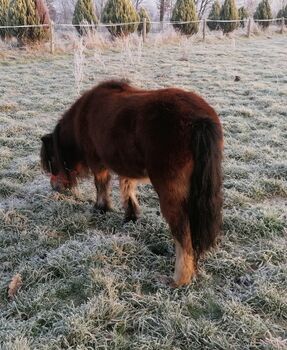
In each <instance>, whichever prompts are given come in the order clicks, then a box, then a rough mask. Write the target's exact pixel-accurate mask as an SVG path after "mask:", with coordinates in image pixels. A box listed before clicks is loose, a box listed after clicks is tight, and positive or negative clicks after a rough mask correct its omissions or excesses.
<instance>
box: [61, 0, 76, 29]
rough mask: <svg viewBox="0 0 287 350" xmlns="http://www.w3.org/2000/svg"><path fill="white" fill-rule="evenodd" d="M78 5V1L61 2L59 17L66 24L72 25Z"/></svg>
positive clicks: (67, 0) (66, 0) (63, 0)
mask: <svg viewBox="0 0 287 350" xmlns="http://www.w3.org/2000/svg"><path fill="white" fill-rule="evenodd" d="M75 5H76V0H60V3H59V14H60V15H59V17H60V21H61V20H62V21H63V22H64V23H71V22H72V18H73V13H74V9H75Z"/></svg>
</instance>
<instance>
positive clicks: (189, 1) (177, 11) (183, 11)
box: [171, 0, 198, 35]
mask: <svg viewBox="0 0 287 350" xmlns="http://www.w3.org/2000/svg"><path fill="white" fill-rule="evenodd" d="M197 20H198V17H197V14H196V6H195V2H194V0H177V1H176V4H175V6H174V8H173V11H172V16H171V22H189V21H197ZM173 27H174V28H175V30H178V31H179V32H181V33H182V34H184V35H192V34H195V33H197V32H198V23H186V24H178V23H174V24H173Z"/></svg>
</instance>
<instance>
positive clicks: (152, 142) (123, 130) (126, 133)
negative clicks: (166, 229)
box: [41, 81, 223, 286]
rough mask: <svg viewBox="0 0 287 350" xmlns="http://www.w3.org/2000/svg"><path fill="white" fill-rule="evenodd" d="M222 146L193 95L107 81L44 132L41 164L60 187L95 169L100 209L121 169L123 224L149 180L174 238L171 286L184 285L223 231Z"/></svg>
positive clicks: (212, 115) (211, 115)
mask: <svg viewBox="0 0 287 350" xmlns="http://www.w3.org/2000/svg"><path fill="white" fill-rule="evenodd" d="M222 148H223V134H222V127H221V123H220V120H219V118H218V116H217V114H216V112H215V111H214V109H213V108H212V107H211V106H209V105H208V104H207V102H205V101H204V100H203V99H202V98H201V97H199V96H198V95H196V94H194V93H192V92H187V91H183V90H181V89H176V88H167V89H161V90H151V91H149V90H142V89H138V88H135V87H132V86H131V85H129V83H128V82H126V81H106V82H103V83H101V84H99V85H98V86H96V87H95V88H93V89H91V90H90V91H88V92H86V93H85V94H84V95H83V96H82V97H81V98H80V99H78V100H77V101H76V102H75V103H74V104H73V105H72V107H71V108H70V109H69V110H68V111H67V112H66V113H65V114H64V115H63V117H62V118H61V119H60V121H59V122H58V123H57V125H56V127H55V129H54V131H53V132H52V133H51V134H47V135H45V136H43V137H42V148H41V164H42V168H43V169H44V170H45V171H46V172H48V173H50V174H51V185H52V187H53V188H54V189H55V190H58V191H62V190H63V189H64V188H71V187H73V186H75V185H76V184H77V179H78V178H80V177H82V176H84V175H85V174H87V173H92V174H93V176H94V181H95V186H96V189H97V200H96V208H98V209H100V210H101V211H107V210H109V209H111V200H110V195H109V192H110V188H109V184H110V179H111V173H116V174H118V175H119V181H120V189H121V194H122V201H123V207H124V210H125V221H129V220H136V219H137V217H138V215H139V211H140V210H139V204H138V201H137V197H136V186H137V183H138V182H139V181H141V180H142V179H146V178H148V179H149V180H150V182H151V184H152V185H153V187H154V189H155V191H156V192H157V194H158V197H159V202H160V208H161V212H162V214H163V216H164V217H165V219H166V220H167V222H168V224H169V226H170V229H171V232H172V236H173V238H174V242H175V251H176V261H175V271H174V277H173V282H172V285H173V286H181V285H185V284H188V283H189V282H190V281H191V279H192V277H193V276H195V274H196V272H197V260H198V258H199V257H200V255H201V254H202V253H204V252H205V251H206V250H207V249H208V248H210V247H211V246H213V245H214V243H215V240H216V237H217V235H218V233H219V231H220V226H221V219H222V217H221V216H222V174H221V162H222Z"/></svg>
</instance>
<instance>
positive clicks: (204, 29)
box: [202, 18, 206, 41]
mask: <svg viewBox="0 0 287 350" xmlns="http://www.w3.org/2000/svg"><path fill="white" fill-rule="evenodd" d="M202 23H203V27H202V39H203V41H205V37H206V19H205V18H204V19H203V22H202Z"/></svg>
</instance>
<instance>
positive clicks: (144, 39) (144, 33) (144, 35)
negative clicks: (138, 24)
mask: <svg viewBox="0 0 287 350" xmlns="http://www.w3.org/2000/svg"><path fill="white" fill-rule="evenodd" d="M143 42H144V43H145V42H146V18H144V19H143Z"/></svg>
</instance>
